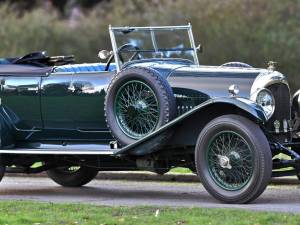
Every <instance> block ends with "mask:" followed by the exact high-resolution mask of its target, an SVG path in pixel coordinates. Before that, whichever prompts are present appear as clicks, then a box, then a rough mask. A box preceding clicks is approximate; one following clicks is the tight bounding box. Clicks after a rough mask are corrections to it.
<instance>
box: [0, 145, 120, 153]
mask: <svg viewBox="0 0 300 225" xmlns="http://www.w3.org/2000/svg"><path fill="white" fill-rule="evenodd" d="M118 150H119V149H111V148H110V146H109V145H93V144H91V145H66V146H57V145H55V147H54V146H53V145H41V146H39V147H36V148H13V149H0V154H28V155H31V154H32V155H113V154H115V153H116V152H117V151H118Z"/></svg>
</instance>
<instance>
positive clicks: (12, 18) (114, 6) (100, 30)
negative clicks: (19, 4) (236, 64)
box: [0, 0, 300, 89]
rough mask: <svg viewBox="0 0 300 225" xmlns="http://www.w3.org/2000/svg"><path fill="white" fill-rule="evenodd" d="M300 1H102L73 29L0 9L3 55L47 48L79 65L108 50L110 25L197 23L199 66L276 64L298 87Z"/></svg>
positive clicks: (51, 15)
mask: <svg viewBox="0 0 300 225" xmlns="http://www.w3.org/2000/svg"><path fill="white" fill-rule="evenodd" d="M299 11H300V0H295V1H282V0H273V1H269V0H227V1H224V0H174V1H169V0H160V1H158V0H152V1H143V0H128V1H126V4H124V1H123V0H112V1H110V2H106V1H103V3H100V4H98V5H97V6H96V7H94V9H93V10H91V11H90V12H89V13H88V14H86V15H85V16H82V17H81V18H80V19H79V20H78V24H77V26H75V27H74V26H71V25H70V21H69V20H65V19H61V18H60V15H58V14H57V13H56V12H55V11H51V12H46V11H45V10H43V9H35V10H32V11H30V12H27V13H25V14H23V15H22V16H20V15H17V14H16V13H15V12H13V11H12V10H11V9H10V8H9V7H8V6H7V5H2V6H0V18H1V20H0V40H1V41H0V56H14V55H23V54H25V53H27V52H30V51H36V50H43V49H46V50H48V52H49V53H50V54H53V55H61V54H74V55H75V56H76V58H77V61H78V62H88V61H96V60H97V57H96V55H97V52H98V50H100V49H109V48H111V46H110V40H109V34H108V25H109V24H112V25H118V26H120V25H132V26H133V25H178V24H187V23H188V22H191V23H192V24H193V30H194V36H195V40H196V42H197V41H200V42H201V43H202V44H203V45H204V47H205V49H204V50H205V51H204V53H203V54H202V55H200V62H201V64H216V65H219V64H222V63H224V62H227V61H244V62H246V63H249V64H251V65H253V66H256V67H266V66H267V62H268V61H270V60H272V61H276V62H278V67H279V68H278V70H280V71H281V72H282V73H284V74H286V75H287V76H288V78H289V80H290V83H291V86H292V89H295V88H296V87H298V88H299V86H300V81H299V79H298V78H297V73H298V71H300V64H299V63H298V61H297V59H298V58H299V55H300V40H299V37H300V22H299V21H300V14H299V13H298V12H299Z"/></svg>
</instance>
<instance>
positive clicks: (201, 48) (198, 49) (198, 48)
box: [196, 44, 203, 53]
mask: <svg viewBox="0 0 300 225" xmlns="http://www.w3.org/2000/svg"><path fill="white" fill-rule="evenodd" d="M196 49H197V51H198V52H199V53H202V52H203V46H202V45H201V44H199V45H198V46H197V47H196Z"/></svg>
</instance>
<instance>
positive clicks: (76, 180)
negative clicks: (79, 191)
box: [47, 167, 98, 187]
mask: <svg viewBox="0 0 300 225" xmlns="http://www.w3.org/2000/svg"><path fill="white" fill-rule="evenodd" d="M68 168H69V167H58V168H55V169H51V170H48V171H47V175H48V177H49V178H51V179H52V180H53V181H54V182H55V183H57V184H59V185H61V186H64V187H81V186H83V185H85V184H87V183H89V182H90V181H91V180H93V179H94V178H95V177H96V176H97V174H98V170H96V169H94V168H90V167H80V168H78V169H77V170H76V171H69V170H68Z"/></svg>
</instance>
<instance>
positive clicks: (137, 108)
mask: <svg viewBox="0 0 300 225" xmlns="http://www.w3.org/2000/svg"><path fill="white" fill-rule="evenodd" d="M144 110H147V104H146V103H145V102H144V101H141V100H140V101H137V102H136V103H135V104H132V105H130V106H128V108H127V114H128V116H129V117H130V118H131V119H134V118H135V117H136V116H138V115H139V114H140V113H142V112H143V111H144Z"/></svg>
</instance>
